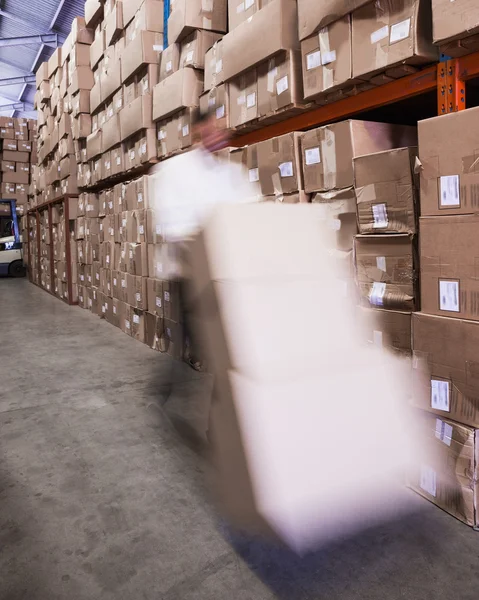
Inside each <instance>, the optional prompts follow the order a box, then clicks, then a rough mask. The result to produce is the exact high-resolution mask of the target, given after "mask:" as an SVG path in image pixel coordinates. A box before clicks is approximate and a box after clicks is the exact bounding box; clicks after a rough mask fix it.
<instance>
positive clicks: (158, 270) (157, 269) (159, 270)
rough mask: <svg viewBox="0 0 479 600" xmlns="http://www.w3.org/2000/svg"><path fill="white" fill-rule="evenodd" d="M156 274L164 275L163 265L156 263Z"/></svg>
mask: <svg viewBox="0 0 479 600" xmlns="http://www.w3.org/2000/svg"><path fill="white" fill-rule="evenodd" d="M156 272H157V273H163V263H156Z"/></svg>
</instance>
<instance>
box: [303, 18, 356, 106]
mask: <svg viewBox="0 0 479 600" xmlns="http://www.w3.org/2000/svg"><path fill="white" fill-rule="evenodd" d="M301 55H302V59H303V87H304V97H305V99H308V98H314V97H315V96H318V95H319V94H321V93H323V92H326V91H329V92H332V91H334V90H335V89H338V88H340V87H343V86H344V85H345V84H346V83H347V82H348V81H351V78H352V36H351V17H350V15H347V16H346V17H343V18H342V19H339V20H338V21H335V22H334V23H331V25H328V26H326V27H324V28H323V29H321V30H320V31H319V32H316V33H314V34H313V35H311V36H310V37H308V38H306V39H305V40H303V41H302V42H301Z"/></svg>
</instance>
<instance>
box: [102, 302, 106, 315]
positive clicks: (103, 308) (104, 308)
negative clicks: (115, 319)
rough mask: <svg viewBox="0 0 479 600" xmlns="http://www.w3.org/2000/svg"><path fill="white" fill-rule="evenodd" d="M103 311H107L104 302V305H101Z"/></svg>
mask: <svg viewBox="0 0 479 600" xmlns="http://www.w3.org/2000/svg"><path fill="white" fill-rule="evenodd" d="M101 312H102V313H106V305H105V304H103V306H102V307H101Z"/></svg>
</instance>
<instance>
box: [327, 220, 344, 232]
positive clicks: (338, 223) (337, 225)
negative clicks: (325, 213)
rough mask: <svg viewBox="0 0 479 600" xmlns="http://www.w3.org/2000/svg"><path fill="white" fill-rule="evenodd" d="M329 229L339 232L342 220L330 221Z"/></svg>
mask: <svg viewBox="0 0 479 600" xmlns="http://www.w3.org/2000/svg"><path fill="white" fill-rule="evenodd" d="M329 227H330V228H331V229H332V230H333V231H339V230H340V229H341V220H340V219H330V220H329Z"/></svg>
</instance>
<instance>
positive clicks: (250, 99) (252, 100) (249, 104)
mask: <svg viewBox="0 0 479 600" xmlns="http://www.w3.org/2000/svg"><path fill="white" fill-rule="evenodd" d="M253 106H256V92H253V93H252V94H248V95H247V96H246V108H253Z"/></svg>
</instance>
